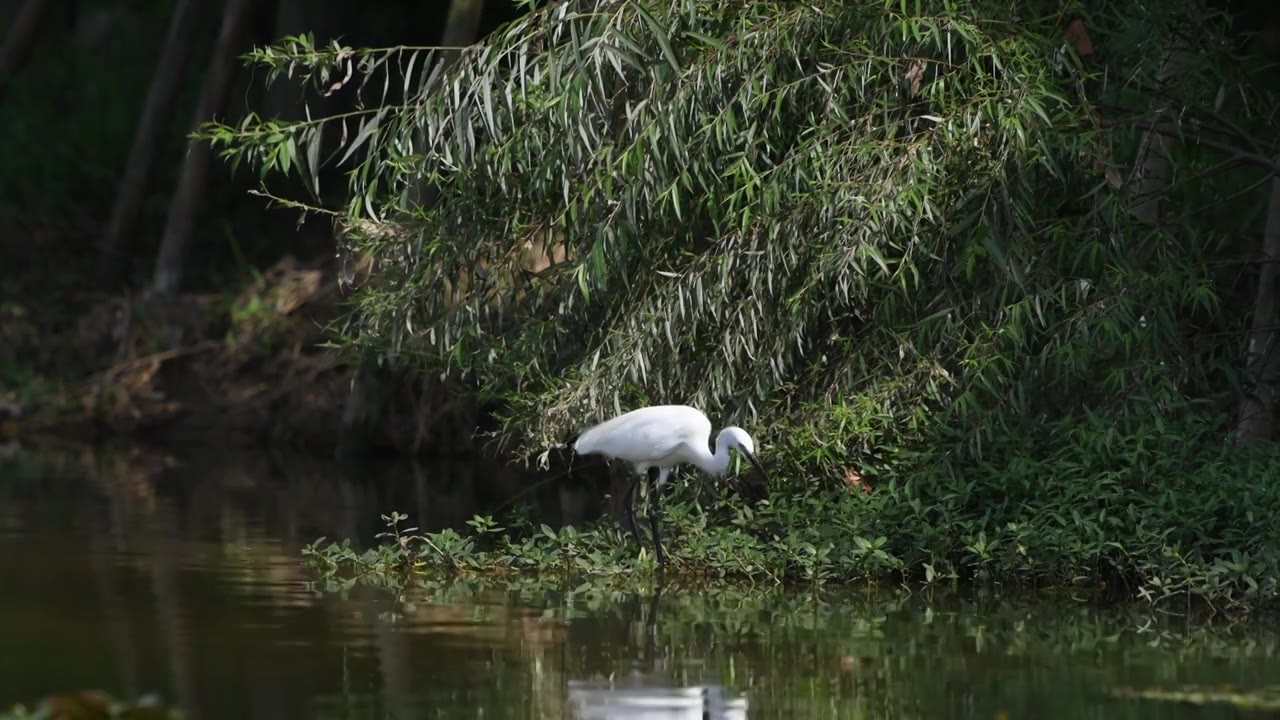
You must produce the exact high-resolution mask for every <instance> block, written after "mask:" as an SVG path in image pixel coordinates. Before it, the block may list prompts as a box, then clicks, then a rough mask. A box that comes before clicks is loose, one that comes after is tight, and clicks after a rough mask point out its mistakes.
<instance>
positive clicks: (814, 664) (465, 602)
mask: <svg viewBox="0 0 1280 720" xmlns="http://www.w3.org/2000/svg"><path fill="white" fill-rule="evenodd" d="M528 481H529V479H528V478H526V477H522V476H520V475H519V474H515V473H504V472H500V471H496V470H494V469H492V468H484V467H479V468H477V467H475V466H472V465H462V464H451V465H437V466H433V467H420V466H419V467H415V466H411V465H404V464H400V465H388V466H383V467H373V466H365V467H354V468H341V467H336V466H334V465H333V464H332V463H327V462H320V461H314V460H312V461H306V460H304V459H301V458H284V459H282V458H271V457H267V456H260V455H248V454H242V453H231V452H208V453H202V454H199V455H185V456H182V457H168V456H164V455H159V454H155V453H137V452H134V453H129V452H97V453H94V452H89V451H84V450H75V449H72V450H67V451H59V452H52V451H46V452H42V453H39V454H35V453H30V454H19V455H16V456H14V457H11V458H10V459H8V460H4V459H0V640H2V641H3V645H2V647H3V650H4V651H3V653H2V654H0V708H7V707H9V706H10V705H12V704H13V703H15V702H19V701H29V700H33V699H36V698H39V697H42V696H44V695H47V694H50V693H56V692H63V691H74V690H80V689H86V688H100V689H103V690H106V691H108V692H111V693H112V694H115V695H118V696H123V697H137V696H140V695H144V694H155V695H157V696H159V697H161V698H163V699H164V700H166V701H169V702H173V703H175V704H177V705H179V706H181V707H182V708H184V709H185V711H186V712H187V716H188V717H191V718H195V719H199V718H254V719H256V718H392V717H395V718H413V717H424V718H425V717H466V718H567V717H599V718H603V717H618V718H641V717H646V718H676V717H689V718H694V717H751V718H837V717H839V718H864V717H865V718H870V717H904V718H911V717H922V718H923V717H930V718H933V717H939V718H941V717H947V718H1032V717H1034V718H1058V717H1061V718H1156V717H1159V718H1170V717H1172V718H1228V717H1241V716H1242V715H1241V714H1240V713H1239V711H1238V710H1236V709H1233V708H1231V707H1230V706H1229V705H1225V704H1204V703H1185V702H1184V703H1179V702H1172V701H1169V700H1157V699H1123V698H1118V697H1115V696H1114V695H1113V694H1112V691H1113V690H1115V689H1117V688H1124V687H1129V688H1139V689H1151V688H1159V689H1165V690H1180V689H1186V688H1187V687H1188V686H1193V685H1194V686H1211V687H1218V686H1230V687H1232V688H1234V689H1235V690H1236V691H1237V692H1241V691H1245V692H1255V693H1256V692H1258V691H1262V690H1264V689H1267V688H1269V687H1274V686H1280V663H1277V662H1276V655H1277V648H1278V644H1280V641H1278V639H1277V636H1278V634H1277V632H1276V630H1277V629H1276V628H1275V627H1274V626H1270V625H1266V624H1246V625H1237V626H1234V627H1233V626H1224V625H1221V624H1209V623H1206V622H1204V621H1202V620H1196V621H1187V620H1185V619H1184V618H1180V617H1177V616H1173V615H1168V614H1163V613H1159V612H1154V611H1152V610H1150V609H1146V608H1140V607H1139V608H1128V609H1109V610H1103V609H1099V608H1096V607H1091V606H1090V605H1088V604H1085V603H1081V602H1078V601H1073V600H1071V599H1070V598H1061V599H1057V600H1048V599H1044V598H1040V599H1038V600H1035V601H1028V600H1021V601H1013V600H1005V601H1002V600H997V599H994V598H984V597H981V596H979V597H968V598H965V597H961V596H942V595H933V596H925V595H921V594H920V593H918V592H917V593H915V594H914V595H907V594H904V593H902V592H893V591H880V592H874V593H873V592H848V593H844V594H834V593H824V594H822V595H821V596H819V597H818V598H814V597H812V596H809V595H806V594H803V593H783V592H775V591H766V590H761V589H755V590H751V589H744V588H737V589H732V588H729V589H723V590H713V589H710V588H707V587H694V588H689V587H679V586H674V585H673V586H668V587H664V588H661V592H658V589H657V588H653V587H649V586H646V587H644V588H643V590H642V591H641V592H637V593H618V594H612V593H610V594H592V593H587V594H584V595H580V596H566V595H565V594H563V593H548V592H542V591H536V590H533V589H526V590H521V589H519V588H516V589H510V588H506V589H493V588H478V587H472V586H465V585H450V586H433V587H430V588H423V589H419V590H415V591H414V592H411V593H408V594H406V595H405V596H404V597H399V598H397V597H393V596H391V595H390V594H388V593H385V592H382V591H377V590H373V589H362V588H359V587H357V588H353V589H351V590H350V591H348V592H346V593H326V592H320V591H319V590H318V589H317V588H316V587H314V586H313V583H312V582H311V578H310V577H309V576H308V575H307V574H306V572H305V571H304V570H303V569H302V567H301V565H300V563H299V550H300V548H301V546H302V545H303V544H305V543H307V542H309V541H311V540H312V539H314V538H315V537H316V536H318V535H321V534H323V535H327V536H329V537H343V536H358V537H365V538H368V537H369V536H370V535H371V534H372V533H373V532H376V531H377V530H378V529H380V527H379V526H380V520H379V519H378V515H379V514H380V513H382V512H388V511H390V510H391V509H393V508H394V509H399V510H401V511H404V512H409V513H411V514H413V515H414V519H415V520H417V519H418V516H422V517H424V518H426V520H425V521H424V522H426V523H428V524H438V523H444V522H452V523H458V522H461V521H462V520H463V519H465V518H466V517H469V515H470V513H472V512H476V511H477V510H480V511H483V510H486V509H489V508H491V507H492V506H493V505H494V504H495V503H499V502H501V498H502V497H504V493H506V495H505V496H507V497H509V495H510V494H511V493H514V492H516V491H519V490H520V489H521V488H522V487H525V485H526V484H527V483H528ZM593 492H594V491H593V490H592V489H590V488H576V489H575V488H572V487H570V488H557V487H554V486H548V487H546V488H544V489H542V490H540V491H538V492H535V493H532V494H531V495H530V496H529V498H530V499H531V500H532V501H533V502H534V503H535V504H536V505H537V506H538V508H539V512H540V513H542V514H543V515H544V516H545V517H547V518H548V519H550V520H552V521H554V522H564V521H575V520H576V521H579V522H580V521H581V520H583V519H586V518H589V517H590V516H591V515H592V513H595V512H598V511H599V506H600V502H599V498H598V497H596V496H595V495H594V494H593ZM704 712H705V713H706V714H705V715H704ZM1262 716H1263V715H1261V714H1258V715H1251V717H1262Z"/></svg>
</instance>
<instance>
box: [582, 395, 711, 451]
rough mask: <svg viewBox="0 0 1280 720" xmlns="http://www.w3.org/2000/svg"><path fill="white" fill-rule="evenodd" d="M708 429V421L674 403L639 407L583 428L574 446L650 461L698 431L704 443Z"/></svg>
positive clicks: (672, 449)
mask: <svg viewBox="0 0 1280 720" xmlns="http://www.w3.org/2000/svg"><path fill="white" fill-rule="evenodd" d="M703 424H706V425H707V427H705V428H703V427H702V425H703ZM709 430H710V424H709V423H707V422H706V420H705V419H704V418H702V416H701V414H700V413H697V412H696V411H695V412H693V413H690V412H688V411H687V410H686V409H685V408H681V407H678V406H676V407H672V406H662V407H651V408H642V409H641V410H636V411H633V412H629V413H627V414H625V415H620V416H618V417H616V418H613V419H612V420H609V421H607V422H604V423H601V424H599V425H597V426H595V427H593V428H590V429H588V430H585V431H583V433H582V434H581V435H580V436H579V438H578V442H577V447H578V448H579V452H583V453H603V454H605V455H610V456H613V457H616V458H622V459H624V460H630V461H631V462H645V461H653V460H658V459H661V458H664V457H666V456H667V455H670V454H671V453H673V452H675V451H676V449H677V448H679V447H680V444H681V443H684V442H690V441H691V439H692V438H696V437H697V435H698V433H699V432H701V433H702V437H703V439H702V442H704V443H705V442H706V435H707V433H708V432H709ZM693 442H696V440H693Z"/></svg>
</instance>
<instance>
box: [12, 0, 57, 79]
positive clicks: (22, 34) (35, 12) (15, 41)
mask: <svg viewBox="0 0 1280 720" xmlns="http://www.w3.org/2000/svg"><path fill="white" fill-rule="evenodd" d="M53 5H54V0H27V1H26V2H25V3H23V4H22V7H21V8H19V9H18V14H17V16H16V17H14V19H13V25H12V26H10V28H9V34H8V35H6V36H5V38H4V45H0V101H3V100H4V91H5V88H6V87H7V86H8V84H9V78H11V77H13V76H14V75H15V74H17V72H18V71H19V70H21V69H22V66H23V65H26V64H27V61H28V60H30V59H31V53H32V52H33V51H34V50H35V48H36V41H37V40H39V38H40V27H41V25H43V24H44V21H45V20H46V19H47V18H48V17H49V10H50V9H51V8H52V7H53Z"/></svg>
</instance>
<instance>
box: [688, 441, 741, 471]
mask: <svg viewBox="0 0 1280 720" xmlns="http://www.w3.org/2000/svg"><path fill="white" fill-rule="evenodd" d="M732 444H733V443H732V442H731V441H729V440H728V439H726V438H719V437H718V438H716V451H715V453H714V454H713V453H712V452H711V451H710V450H707V449H706V448H705V447H702V446H699V447H698V448H697V450H698V457H697V458H696V464H697V466H698V467H699V468H700V469H701V470H702V472H704V473H706V474H708V475H723V474H724V472H725V471H726V470H728V469H729V446H730V445H732Z"/></svg>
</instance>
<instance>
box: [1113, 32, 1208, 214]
mask: <svg viewBox="0 0 1280 720" xmlns="http://www.w3.org/2000/svg"><path fill="white" fill-rule="evenodd" d="M1194 60H1195V56H1194V55H1193V54H1192V53H1191V52H1190V51H1189V50H1188V49H1187V48H1186V47H1185V43H1179V45H1178V46H1176V47H1174V48H1173V49H1172V50H1170V51H1169V57H1168V59H1167V60H1165V63H1164V67H1162V68H1160V72H1159V73H1157V74H1156V84H1157V85H1158V86H1160V87H1161V88H1164V87H1169V86H1170V85H1172V84H1174V83H1176V82H1177V81H1178V79H1179V78H1181V77H1182V76H1183V75H1184V74H1185V70H1186V68H1187V67H1188V66H1189V64H1190V63H1191V62H1193V61H1194ZM1159 113H1160V116H1159V118H1158V119H1157V121H1156V124H1155V126H1154V127H1151V128H1150V129H1148V130H1147V131H1146V133H1145V134H1144V135H1143V138H1142V144H1141V145H1140V146H1139V149H1138V157H1137V159H1136V160H1135V161H1134V163H1133V172H1132V173H1130V175H1129V214H1130V215H1132V216H1133V218H1134V219H1135V220H1137V221H1138V222H1140V223H1142V224H1144V225H1151V226H1155V225H1157V224H1159V222H1160V218H1161V216H1162V211H1163V200H1164V195H1165V193H1167V192H1168V191H1169V187H1170V185H1171V184H1172V183H1173V162H1172V159H1171V157H1170V155H1169V145H1170V143H1173V142H1175V140H1174V139H1173V136H1174V134H1175V133H1176V132H1177V126H1176V125H1175V124H1174V123H1173V121H1172V120H1169V119H1168V108H1167V107H1162V108H1160V109H1159Z"/></svg>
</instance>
